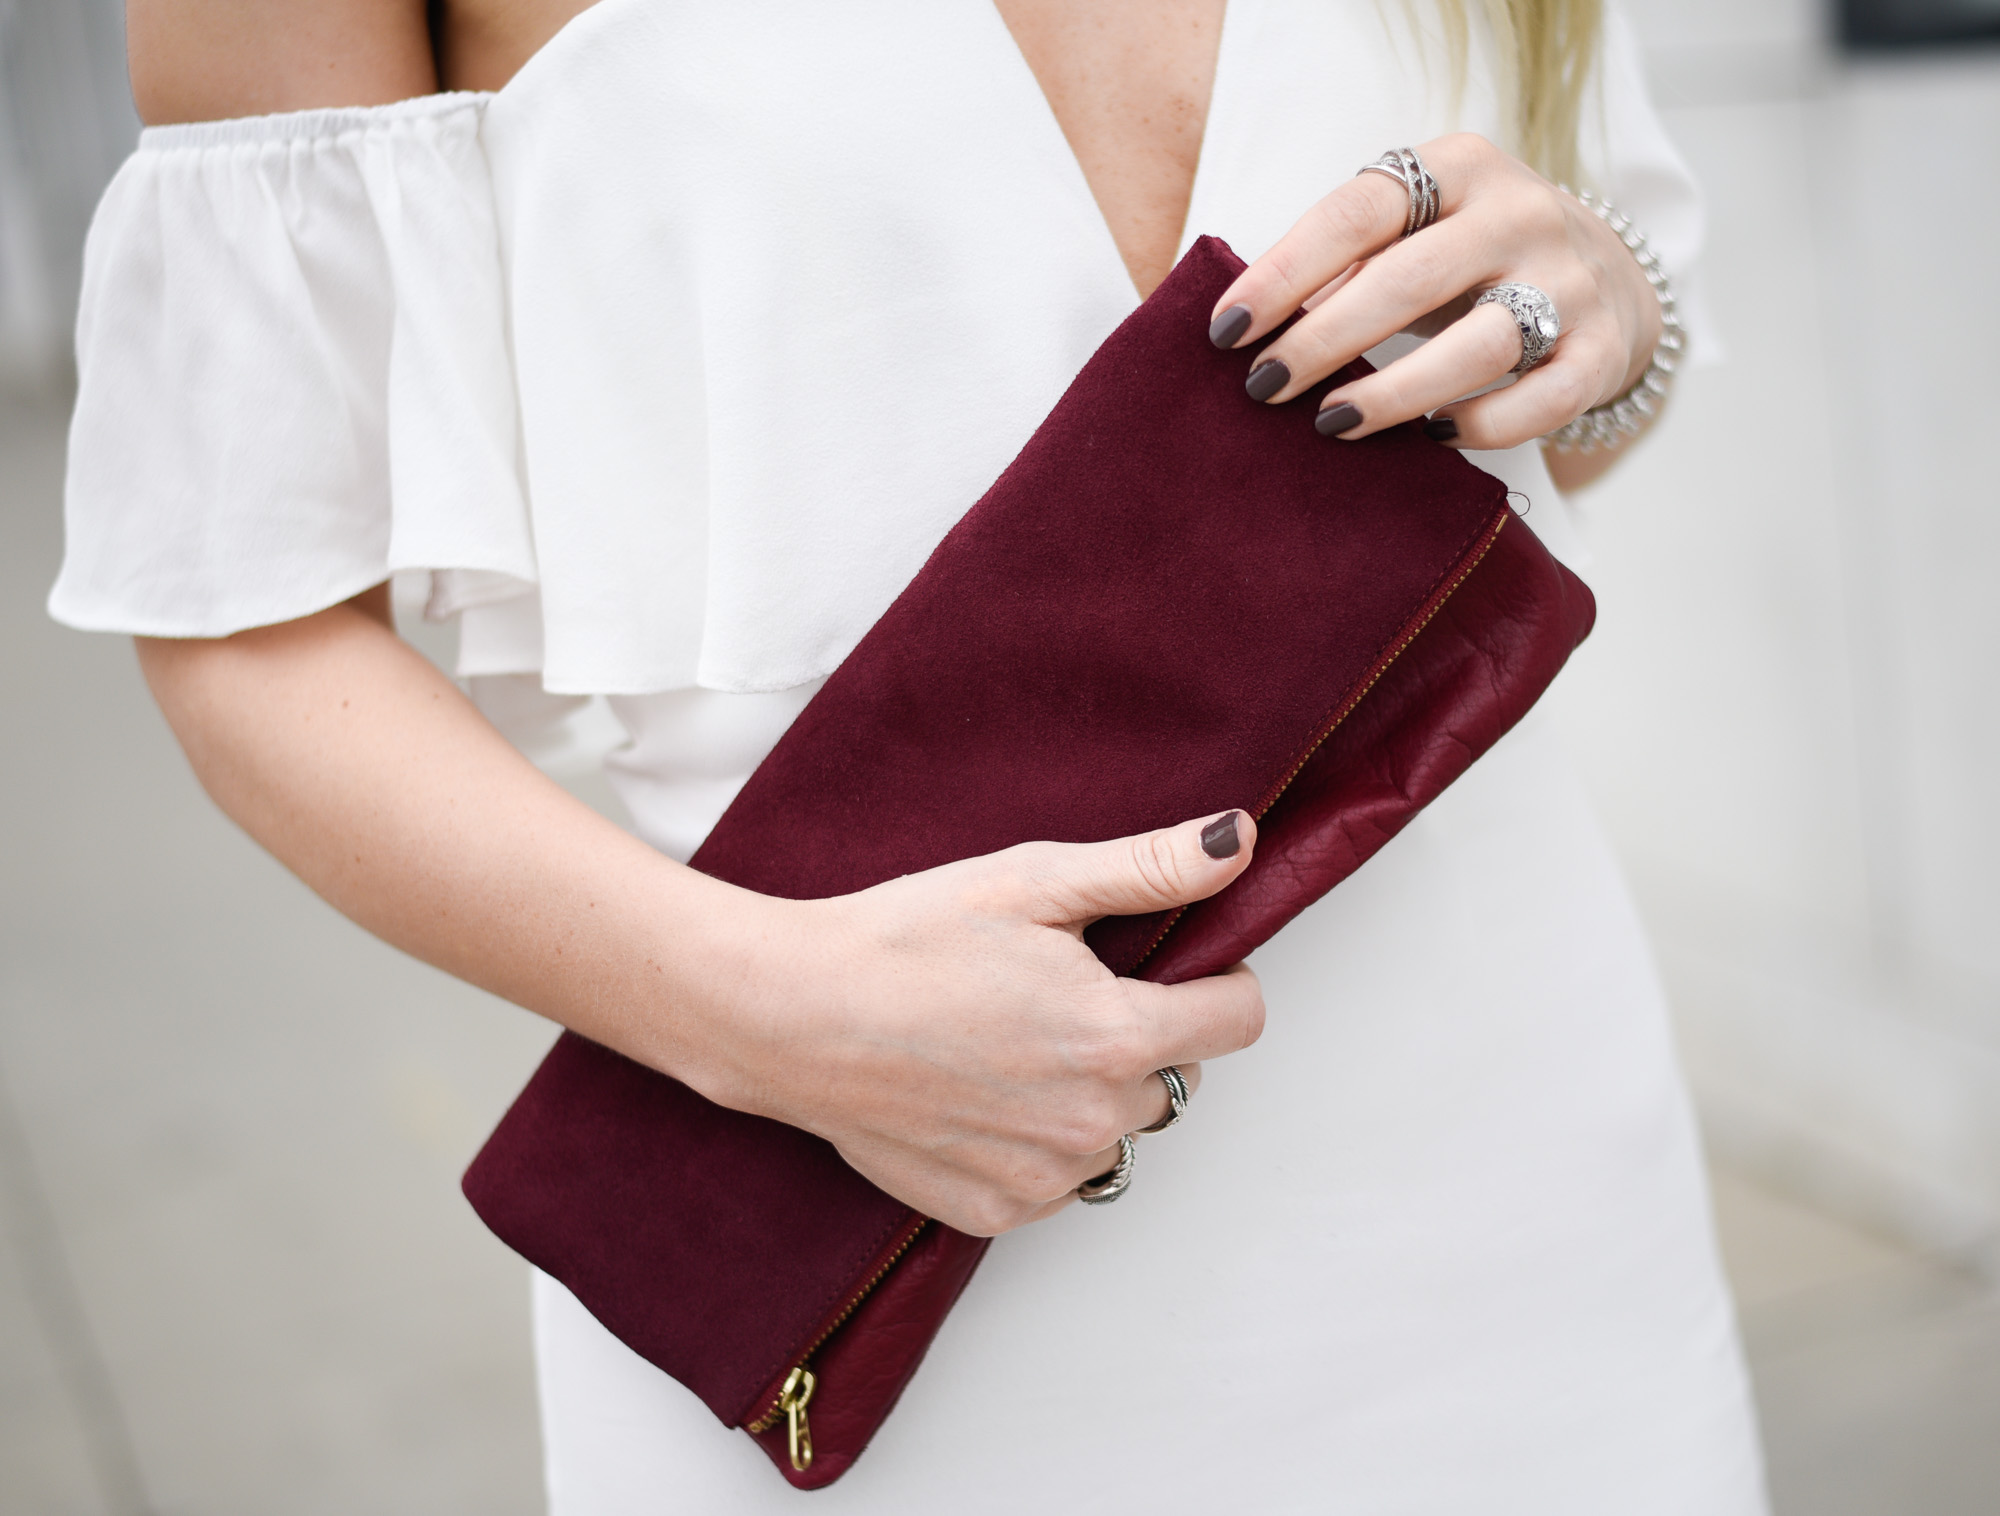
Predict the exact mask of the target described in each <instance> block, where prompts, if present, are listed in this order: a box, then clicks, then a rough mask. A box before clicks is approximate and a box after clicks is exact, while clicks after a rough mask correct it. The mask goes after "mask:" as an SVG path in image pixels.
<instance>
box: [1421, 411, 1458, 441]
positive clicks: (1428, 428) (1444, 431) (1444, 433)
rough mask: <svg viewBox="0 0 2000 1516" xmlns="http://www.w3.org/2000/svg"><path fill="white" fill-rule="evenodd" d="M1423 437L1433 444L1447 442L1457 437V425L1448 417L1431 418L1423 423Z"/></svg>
mask: <svg viewBox="0 0 2000 1516" xmlns="http://www.w3.org/2000/svg"><path fill="white" fill-rule="evenodd" d="M1424 435H1425V436H1426V437H1428V438H1430V439H1431V441H1433V442H1449V441H1451V439H1452V438H1454V437H1456V436H1457V435H1458V423H1457V422H1456V421H1454V420H1452V419H1451V417H1449V416H1433V417H1431V419H1430V420H1428V421H1426V422H1425V423H1424Z"/></svg>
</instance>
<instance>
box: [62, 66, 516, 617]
mask: <svg viewBox="0 0 2000 1516" xmlns="http://www.w3.org/2000/svg"><path fill="white" fill-rule="evenodd" d="M485 100H486V97H484V96H480V95H443V96H436V97H432V98H427V99H422V100H412V101H406V102H403V103H401V104H398V105H393V106H385V107H376V108H369V109H355V110H333V111H309V112H300V113H296V114H289V115H283V116H269V117H260V118H253V119H246V120H241V121H226V122H218V123H212V124H203V125H193V126H174V127H165V128H156V129H153V130H149V131H147V132H146V133H145V134H144V135H143V137H142V138H141V140H140V145H139V148H138V151H137V152H136V153H135V154H134V155H133V156H132V158H131V159H130V160H128V161H127V163H126V164H125V165H124V167H123V168H122V169H121V170H120V172H119V174H118V176H117V178H116V179H115V180H114V181H113V183H112V185H111V187H110V189H109V190H108V191H107V193H106V195H105V198H104V201H103V204H102V205H101V206H100V208H99V210H98V214H97V218H96V220H95V222H94V223H93V224H92V227H91V232H90V238H89V243H88V246H87V248H86V251H85V258H84V279H83V296H82V305H81V312H80V316H79V320H78V327H77V367H78V380H79V386H78V394H77V403H76V412H75V418H74V421H73V423H72V426H71V431H70V445H69V473H68V487H67V494H66V497H65V517H66V526H67V549H66V554H65V557H64V561H63V566H62V572H61V576H60V577H59V579H58V580H57V582H56V585H55V588H54V590H53V591H52V592H51V595H50V598H49V609H50V612H51V614H53V615H54V616H55V617H56V619H58V620H60V621H63V622H66V623H67V624H69V625H71V626H76V627H81V628H85V629H90V630H102V631H121V632H130V633H138V634H143V635H148V636H161V637H215V636H223V635H226V634H228V633H231V632H236V631H241V630H243V629H245V628H247V627H254V626H263V625H268V624H271V623H274V622H279V621H286V620H291V619H294V618H296V617H299V616H303V615H307V614H310V613H311V612H313V611H317V610H321V609H324V608H325V607H327V606H329V605H333V604H336V603H338V602H339V601H341V600H344V599H346V598H347V597H349V596H351V595H353V594H356V593H358V592H359V591H361V590H363V589H366V588H368V587H369V586H371V585H373V584H377V583H380V582H381V581H382V580H384V579H386V578H388V577H389V576H390V575H391V574H392V573H394V572H396V571H398V570H402V569H428V570H443V571H446V573H447V575H448V578H447V579H446V580H445V581H443V582H444V583H447V584H450V585H454V586H456V587H457V589H456V594H457V598H458V599H459V601H460V603H465V602H467V601H469V600H476V599H480V598H485V599H500V598H506V597H511V596H519V595H522V594H524V593H525V592H526V591H527V590H528V589H529V588H530V587H531V586H532V585H533V583H534V581H535V579H536V568H535V552H534V545H533V538H532V534H531V531H530V526H529V519H528V512H527V508H526V504H525V501H524V498H523V491H522V487H521V483H520V469H519V464H518V455H519V443H518V424H517V419H516V411H515V399H514V395H515V389H514V379H513V374H512V370H511V366H510V363H509V358H508V346H507V336H506V325H505V320H506V316H505V312H506V307H505V300H504V297H503V293H502V282H501V271H500V254H499V248H498V243H497V239H496V235H495V222H494V212H493V195H492V188H491V183H490V177H489V175H488V172H487V167H486V163H485V159H484V155H483V152H482V149H481V147H480V142H479V126H480V117H481V113H482V111H483V109H484V105H485Z"/></svg>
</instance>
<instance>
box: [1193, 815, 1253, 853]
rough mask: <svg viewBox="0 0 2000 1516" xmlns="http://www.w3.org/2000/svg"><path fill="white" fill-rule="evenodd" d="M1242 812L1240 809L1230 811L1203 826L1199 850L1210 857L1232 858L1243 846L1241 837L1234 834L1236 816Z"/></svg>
mask: <svg viewBox="0 0 2000 1516" xmlns="http://www.w3.org/2000/svg"><path fill="white" fill-rule="evenodd" d="M1242 814H1243V813H1242V812H1241V811H1231V812H1230V813H1229V814H1228V815H1227V816H1218V817H1216V818H1215V820H1213V821H1211V822H1209V824H1208V825H1207V826H1205V827H1203V828H1202V829H1201V850H1202V851H1203V852H1204V853H1206V854H1208V856H1209V857H1211V858H1218V859H1219V858H1234V857H1235V856H1236V855H1237V853H1238V852H1239V851H1241V850H1242V847H1243V839H1242V838H1241V837H1239V836H1237V835H1236V818H1237V817H1238V816H1240V815H1242Z"/></svg>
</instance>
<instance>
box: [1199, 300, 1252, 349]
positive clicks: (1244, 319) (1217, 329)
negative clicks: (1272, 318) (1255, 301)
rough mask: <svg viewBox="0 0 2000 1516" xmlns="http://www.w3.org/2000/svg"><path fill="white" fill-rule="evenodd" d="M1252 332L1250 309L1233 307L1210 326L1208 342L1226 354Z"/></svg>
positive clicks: (1210, 323)
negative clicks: (1247, 333)
mask: <svg viewBox="0 0 2000 1516" xmlns="http://www.w3.org/2000/svg"><path fill="white" fill-rule="evenodd" d="M1249 330H1250V307H1249V306H1247V305H1240V304H1239V305H1232V306H1230V307H1229V309H1228V310H1226V311H1224V312H1223V313H1222V314H1221V315H1220V316H1217V317H1216V318H1215V319H1214V320H1213V321H1211V322H1209V324H1208V340H1209V341H1210V342H1213V343H1214V344H1215V345H1216V346H1217V347H1219V348H1221V349H1223V350H1224V351H1225V352H1226V351H1228V350H1229V349H1230V348H1232V347H1234V346H1236V344H1237V343H1239V342H1241V341H1242V340H1243V334H1244V333H1245V332H1247V331H1249Z"/></svg>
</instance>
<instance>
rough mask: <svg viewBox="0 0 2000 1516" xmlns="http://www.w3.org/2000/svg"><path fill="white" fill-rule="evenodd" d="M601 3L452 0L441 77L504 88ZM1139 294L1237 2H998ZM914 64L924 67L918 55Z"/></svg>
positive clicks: (1174, 203) (439, 30)
mask: <svg viewBox="0 0 2000 1516" xmlns="http://www.w3.org/2000/svg"><path fill="white" fill-rule="evenodd" d="M593 3H594V0H444V3H443V4H441V5H440V6H438V7H437V9H436V13H435V14H436V22H435V33H436V46H437V52H438V61H439V71H440V75H441V80H442V82H443V84H444V85H445V86H446V87H447V88H451V89H482V90H494V89H499V88H501V87H503V86H504V85H505V84H506V83H507V82H508V81H509V80H510V79H512V78H513V76H514V75H515V74H516V73H517V72H519V70H520V69H521V67H522V66H523V65H524V64H525V63H526V62H527V61H528V60H529V59H530V58H532V57H533V56H534V55H535V54H536V53H537V52H539V51H540V50H541V49H542V47H543V46H545V45H546V44H547V43H548V42H549V41H550V40H551V39H552V38H554V36H555V35H556V33H557V32H559V31H560V30H561V29H562V28H563V27H564V26H565V25H566V24H567V23H568V22H570V21H571V20H572V19H574V18H575V17H576V16H577V15H579V14H581V13H582V12H583V11H585V10H587V9H589V8H590V6H591V5H592V4H593ZM994 3H995V4H996V8H997V10H998V11H999V14H1000V17H1001V19H1002V20H1003V21H1004V22H1005V24H1006V28H1007V31H1008V33H1009V35H1010V36H1011V37H1012V39H1013V41H1014V43H1015V45H1016V46H1017V47H1018V48H1019V50H1020V53H1021V56H1022V58H1023V59H1024V60H1025V61H1026V63H1027V65H1028V67H1029V69H1030V70H1031V72H1032V73H1033V75H1034V78H1035V81H1036V83H1037V84H1038V85H1039V86H1040V87H1041V90H1042V93H1043V95H1044V97H1045V98H1046V100H1047V103H1048V107H1049V109H1050V111H1051V112H1052V113H1053V115H1054V116H1055V119H1056V121H1057V123H1058V125H1059V126H1060V127H1061V129H1062V134H1063V137H1064V139H1065V140H1066V141H1067V143H1068V144H1069V147H1070V150H1071V151H1072V152H1073V153H1074V154H1075V155H1076V159H1077V164H1078V167H1079V168H1081V170H1082V172H1083V176H1084V179H1085V181H1086V182H1087V183H1088V184H1089V186H1090V191H1091V194H1092V196H1093V198H1094V199H1095V200H1096V202H1097V205H1098V209H1099V211H1100V212H1101V213H1102V215H1103V217H1104V220H1105V224H1106V227H1107V228H1108V230H1109V231H1110V233H1111V236H1112V239H1113V241H1114V242H1116V244H1117V247H1118V252H1119V256H1120V257H1121V258H1122V259H1123V261H1124V263H1125V267H1126V271H1127V273H1128V274H1129V275H1130V277H1131V279H1132V282H1133V283H1134V284H1135V285H1136V286H1137V287H1138V289H1139V291H1140V293H1142V294H1144V293H1148V292H1150V291H1151V290H1152V288H1153V287H1154V286H1155V285H1156V284H1158V283H1159V282H1160V280H1161V279H1163V278H1164V277H1166V273H1167V270H1168V269H1169V268H1171V267H1172V266H1173V261H1174V257H1175V254H1176V253H1177V252H1178V250H1179V245H1180V241H1181V233H1182V228H1183V226H1184V225H1185V223H1186V220H1187V211H1188V201H1189V198H1190V196H1191V194H1192V192H1193V188H1194V180H1195V171H1196V168H1197V167H1198V165H1199V164H1200V161H1201V146H1202V135H1203V130H1204V127H1205V125H1206V122H1207V118H1208V105H1209V97H1210V94H1211V93H1212V91H1213V88H1214V82H1215V66H1216V53H1217V50H1218V48H1219V46H1220V43H1221V39H1222V23H1223V15H1224V8H1225V3H1226V0H994ZM911 61H912V62H913V63H919V64H920V62H921V60H917V59H913V60H911Z"/></svg>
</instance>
